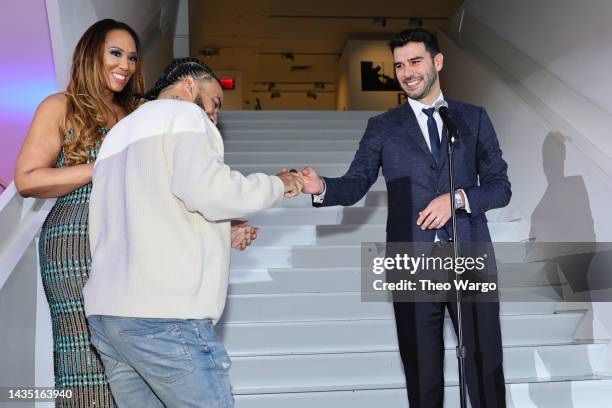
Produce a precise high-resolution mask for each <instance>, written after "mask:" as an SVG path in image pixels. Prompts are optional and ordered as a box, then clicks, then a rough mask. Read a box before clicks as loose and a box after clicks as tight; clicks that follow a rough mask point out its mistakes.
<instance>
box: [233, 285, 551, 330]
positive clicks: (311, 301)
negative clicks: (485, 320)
mask: <svg viewBox="0 0 612 408" xmlns="http://www.w3.org/2000/svg"><path fill="white" fill-rule="evenodd" d="M557 304H558V302H554V301H545V300H542V301H537V302H535V301H534V302H502V303H501V305H500V314H502V315H522V314H532V315H537V314H552V313H554V311H555V308H556V307H557ZM392 318H393V306H392V304H391V303H389V302H362V300H361V294H360V293H353V292H341V293H291V294H272V295H230V296H229V298H228V302H227V305H226V307H225V312H224V314H223V318H222V320H223V322H224V323H254V322H288V321H293V322H296V321H319V320H351V319H392Z"/></svg>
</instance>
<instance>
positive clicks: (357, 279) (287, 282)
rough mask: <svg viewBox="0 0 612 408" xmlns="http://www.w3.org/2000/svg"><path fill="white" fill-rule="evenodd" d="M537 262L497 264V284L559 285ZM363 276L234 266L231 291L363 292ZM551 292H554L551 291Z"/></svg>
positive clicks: (350, 271)
mask: <svg viewBox="0 0 612 408" xmlns="http://www.w3.org/2000/svg"><path fill="white" fill-rule="evenodd" d="M537 265H539V266H540V268H539V269H538V268H535V266H536V265H534V264H521V266H523V267H524V268H525V269H524V270H521V269H519V268H518V267H517V266H515V265H511V264H498V265H497V268H498V269H497V272H498V279H497V282H498V287H499V288H500V289H501V290H502V292H503V291H504V290H507V289H510V288H520V289H521V290H529V289H530V288H533V289H538V288H547V287H550V286H551V285H552V284H555V285H559V284H561V283H562V282H552V278H551V277H549V276H548V275H547V273H548V270H547V268H546V267H545V264H542V263H539V264H537ZM364 273H365V272H364ZM361 278H362V270H361V268H360V267H335V268H269V269H232V270H231V273H230V293H231V294H233V295H249V294H251V295H254V294H273V293H277V294H283V293H313V292H314V293H329V292H360V291H361V285H362V282H361ZM559 281H561V279H559ZM563 283H565V282H563ZM555 289H556V288H555ZM551 295H553V296H554V294H552V293H551ZM554 298H556V296H554ZM519 299H520V298H519ZM514 300H516V299H514Z"/></svg>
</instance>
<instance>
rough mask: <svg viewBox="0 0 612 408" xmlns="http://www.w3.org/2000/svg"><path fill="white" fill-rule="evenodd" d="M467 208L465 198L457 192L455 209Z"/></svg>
mask: <svg viewBox="0 0 612 408" xmlns="http://www.w3.org/2000/svg"><path fill="white" fill-rule="evenodd" d="M463 207H465V202H464V201H463V196H462V195H461V193H460V192H459V191H455V208H457V209H459V208H463Z"/></svg>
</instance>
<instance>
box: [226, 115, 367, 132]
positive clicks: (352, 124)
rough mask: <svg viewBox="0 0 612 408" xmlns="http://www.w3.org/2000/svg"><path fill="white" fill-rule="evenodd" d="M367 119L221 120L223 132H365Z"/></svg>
mask: <svg viewBox="0 0 612 408" xmlns="http://www.w3.org/2000/svg"><path fill="white" fill-rule="evenodd" d="M366 125H367V119H319V120H309V119H289V120H273V119H272V120H271V119H261V120H252V121H251V120H226V121H223V122H219V129H220V131H221V134H225V133H227V132H233V131H268V130H278V131H287V130H289V129H295V130H301V129H308V130H309V131H317V130H322V131H327V132H330V131H332V132H334V133H335V132H347V131H353V132H355V131H356V132H363V131H364V130H365V128H366Z"/></svg>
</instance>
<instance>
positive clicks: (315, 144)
mask: <svg viewBox="0 0 612 408" xmlns="http://www.w3.org/2000/svg"><path fill="white" fill-rule="evenodd" d="M223 144H224V145H225V157H226V158H227V155H228V154H233V153H242V152H244V153H253V152H286V153H292V152H352V153H353V154H355V152H356V151H357V148H358V147H359V141H358V140H248V139H245V140H227V141H225V142H224V143H223Z"/></svg>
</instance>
